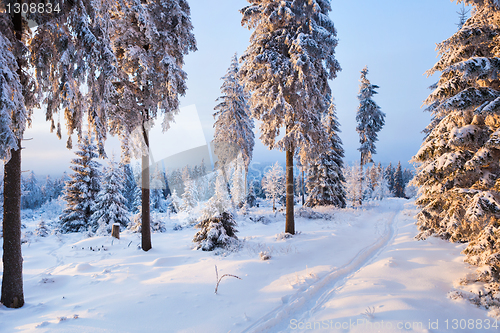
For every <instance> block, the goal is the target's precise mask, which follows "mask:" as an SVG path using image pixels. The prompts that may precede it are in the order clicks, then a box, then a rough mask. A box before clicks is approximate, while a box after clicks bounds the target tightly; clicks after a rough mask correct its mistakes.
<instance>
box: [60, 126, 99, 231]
mask: <svg viewBox="0 0 500 333" xmlns="http://www.w3.org/2000/svg"><path fill="white" fill-rule="evenodd" d="M78 148H79V150H78V151H76V152H75V154H76V156H77V158H74V159H72V160H71V164H72V166H71V167H70V168H71V170H73V174H72V175H71V176H70V177H71V179H70V180H69V181H67V182H66V185H65V187H64V196H63V199H64V200H65V201H66V208H65V209H64V211H63V213H62V215H61V217H60V223H61V225H60V231H61V232H62V233H68V232H79V231H85V230H87V228H88V227H90V217H91V216H92V214H93V213H94V210H93V208H92V207H94V204H95V199H96V197H97V194H98V193H99V191H100V172H99V168H100V163H99V162H97V161H95V160H94V159H96V158H97V157H98V155H97V147H96V145H94V143H93V140H92V138H90V137H89V136H84V137H83V138H82V141H81V143H79V144H78Z"/></svg>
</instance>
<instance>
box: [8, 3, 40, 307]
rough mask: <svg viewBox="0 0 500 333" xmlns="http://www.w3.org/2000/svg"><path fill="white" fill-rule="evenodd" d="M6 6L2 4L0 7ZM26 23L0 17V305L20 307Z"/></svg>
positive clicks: (27, 102)
mask: <svg viewBox="0 0 500 333" xmlns="http://www.w3.org/2000/svg"><path fill="white" fill-rule="evenodd" d="M5 4H6V3H5V2H3V3H2V4H1V6H2V7H3V6H4V5H5ZM27 26H28V25H27V22H26V20H25V19H24V18H23V17H22V15H21V12H19V13H7V12H6V11H5V10H3V13H2V14H0V133H1V134H0V158H1V159H2V160H4V162H5V166H4V192H3V199H4V200H3V207H4V209H3V227H2V228H3V237H4V242H3V256H2V262H3V275H2V295H1V298H0V302H1V303H2V304H4V305H5V306H7V307H10V308H19V307H22V306H23V305H24V291H23V274H22V271H23V266H22V262H23V258H22V252H21V140H22V137H23V133H24V130H25V129H26V127H27V126H28V125H29V122H30V115H31V112H32V110H33V108H34V107H35V106H36V104H37V96H36V94H35V92H34V91H35V89H34V84H33V79H32V76H31V75H30V72H28V70H27V63H28V56H29V54H28V52H27V47H26V42H27V39H28V37H29V36H30V31H29V30H28V29H26V28H27Z"/></svg>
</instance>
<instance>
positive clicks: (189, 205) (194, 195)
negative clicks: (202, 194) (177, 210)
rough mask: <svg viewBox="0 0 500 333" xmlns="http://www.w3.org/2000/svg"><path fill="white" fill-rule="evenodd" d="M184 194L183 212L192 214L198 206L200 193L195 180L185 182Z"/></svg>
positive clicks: (188, 179)
mask: <svg viewBox="0 0 500 333" xmlns="http://www.w3.org/2000/svg"><path fill="white" fill-rule="evenodd" d="M184 186H185V188H184V193H183V194H182V206H181V210H182V211H185V212H190V211H191V210H192V209H193V208H194V207H196V205H197V204H198V191H197V189H196V184H195V182H194V180H191V179H190V178H187V179H186V181H185V182H184Z"/></svg>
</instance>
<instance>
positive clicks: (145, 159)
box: [141, 126, 152, 251]
mask: <svg viewBox="0 0 500 333" xmlns="http://www.w3.org/2000/svg"><path fill="white" fill-rule="evenodd" d="M142 134H143V135H144V141H145V142H146V149H147V154H146V155H142V197H141V199H142V200H141V201H142V202H141V203H142V226H141V236H142V249H143V250H144V251H149V250H151V247H152V246H151V220H150V213H149V138H148V135H147V132H146V129H145V128H144V126H143V127H142Z"/></svg>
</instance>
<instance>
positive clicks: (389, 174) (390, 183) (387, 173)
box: [384, 163, 395, 195]
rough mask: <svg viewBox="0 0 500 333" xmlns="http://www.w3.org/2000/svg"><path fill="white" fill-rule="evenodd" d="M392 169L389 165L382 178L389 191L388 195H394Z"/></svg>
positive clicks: (390, 164)
mask: <svg viewBox="0 0 500 333" xmlns="http://www.w3.org/2000/svg"><path fill="white" fill-rule="evenodd" d="M394 171H395V170H394V168H393V167H392V163H389V165H388V166H387V168H385V171H384V178H385V180H386V181H387V187H388V189H389V193H391V194H392V195H394Z"/></svg>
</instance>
